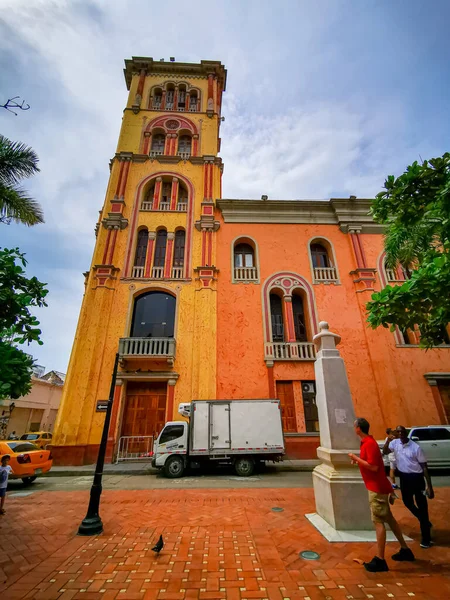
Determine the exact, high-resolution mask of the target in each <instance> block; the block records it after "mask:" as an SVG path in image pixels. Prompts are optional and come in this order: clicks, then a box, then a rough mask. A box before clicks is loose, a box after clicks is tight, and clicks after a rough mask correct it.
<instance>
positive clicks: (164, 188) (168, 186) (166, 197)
mask: <svg viewBox="0 0 450 600" xmlns="http://www.w3.org/2000/svg"><path fill="white" fill-rule="evenodd" d="M171 197H172V182H171V181H163V182H162V185H161V200H160V203H159V210H170V199H171Z"/></svg>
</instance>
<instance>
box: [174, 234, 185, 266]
mask: <svg viewBox="0 0 450 600" xmlns="http://www.w3.org/2000/svg"><path fill="white" fill-rule="evenodd" d="M185 238H186V234H185V232H184V231H182V230H181V229H180V230H179V231H176V232H175V248H174V253H173V266H174V267H183V266H184V243H185Z"/></svg>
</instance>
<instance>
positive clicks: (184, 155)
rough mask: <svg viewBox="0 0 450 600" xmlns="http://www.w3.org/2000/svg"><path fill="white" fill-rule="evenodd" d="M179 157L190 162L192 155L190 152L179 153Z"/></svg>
mask: <svg viewBox="0 0 450 600" xmlns="http://www.w3.org/2000/svg"><path fill="white" fill-rule="evenodd" d="M178 156H179V157H180V158H181V160H189V159H190V158H191V153H190V152H178Z"/></svg>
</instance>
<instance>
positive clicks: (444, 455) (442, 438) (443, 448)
mask: <svg viewBox="0 0 450 600" xmlns="http://www.w3.org/2000/svg"><path fill="white" fill-rule="evenodd" d="M407 431H408V437H409V438H410V439H411V440H413V441H414V442H417V443H418V444H419V446H420V447H421V448H422V450H423V451H424V453H425V456H426V459H427V463H428V466H429V467H430V468H432V469H442V468H446V467H450V425H429V426H428V427H411V428H409V429H407ZM378 444H379V446H380V449H382V448H383V446H384V441H379V442H378ZM383 459H384V464H385V465H386V466H387V467H388V466H389V459H388V457H387V456H383Z"/></svg>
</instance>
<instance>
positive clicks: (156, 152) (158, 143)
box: [150, 133, 166, 156]
mask: <svg viewBox="0 0 450 600" xmlns="http://www.w3.org/2000/svg"><path fill="white" fill-rule="evenodd" d="M165 144H166V136H165V135H164V134H163V133H155V134H154V135H153V136H152V149H151V151H150V156H162V155H163V154H164V147H165Z"/></svg>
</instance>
